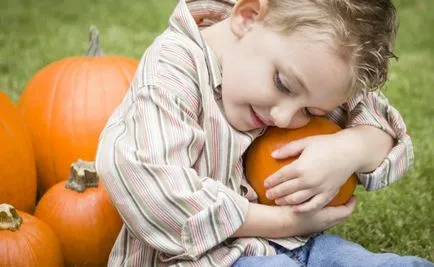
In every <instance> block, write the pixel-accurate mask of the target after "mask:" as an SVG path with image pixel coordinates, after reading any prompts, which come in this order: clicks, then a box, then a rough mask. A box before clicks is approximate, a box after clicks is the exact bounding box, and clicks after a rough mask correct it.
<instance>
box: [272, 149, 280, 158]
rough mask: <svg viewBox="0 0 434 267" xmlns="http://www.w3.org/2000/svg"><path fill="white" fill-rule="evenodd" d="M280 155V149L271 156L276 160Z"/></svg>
mask: <svg viewBox="0 0 434 267" xmlns="http://www.w3.org/2000/svg"><path fill="white" fill-rule="evenodd" d="M279 153H280V150H279V149H278V150H274V151H273V152H272V153H271V156H272V157H273V158H276V157H278V156H279Z"/></svg>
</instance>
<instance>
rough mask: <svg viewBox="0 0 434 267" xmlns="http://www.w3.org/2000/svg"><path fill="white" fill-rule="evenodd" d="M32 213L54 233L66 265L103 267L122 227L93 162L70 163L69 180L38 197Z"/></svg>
mask: <svg viewBox="0 0 434 267" xmlns="http://www.w3.org/2000/svg"><path fill="white" fill-rule="evenodd" d="M35 216H36V217H38V218H39V219H41V220H42V221H44V222H45V223H47V224H48V225H49V226H50V227H51V228H52V229H53V230H54V232H55V233H56V235H57V237H58V238H59V240H60V243H61V245H62V251H63V255H64V259H65V263H66V264H67V265H68V266H77V267H79V266H94V267H98V266H107V261H108V258H109V255H110V251H111V249H112V247H113V245H114V243H115V241H116V238H117V236H118V234H119V231H120V229H121V227H122V220H121V218H120V216H119V214H118V212H117V210H116V209H115V208H114V206H113V204H112V202H111V200H110V199H109V196H108V194H107V191H106V190H105V187H104V184H103V183H102V182H100V181H99V179H98V175H97V174H96V170H95V165H94V163H93V162H84V161H78V162H77V163H74V164H72V166H71V176H70V178H69V180H68V181H67V182H66V181H62V182H59V183H57V184H56V185H54V186H52V187H51V188H50V189H49V190H48V191H47V192H46V193H45V194H44V195H43V196H42V198H41V199H40V201H39V203H38V205H37V206H36V211H35Z"/></svg>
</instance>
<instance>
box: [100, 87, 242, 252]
mask: <svg viewBox="0 0 434 267" xmlns="http://www.w3.org/2000/svg"><path fill="white" fill-rule="evenodd" d="M132 92H134V93H132ZM132 92H131V91H130V92H129V94H128V95H127V96H126V98H125V99H127V100H126V101H128V100H129V99H131V100H129V101H130V103H128V102H124V103H123V104H122V107H121V109H122V110H123V111H122V112H120V111H118V112H117V113H116V114H117V116H116V117H114V118H111V119H112V120H111V121H113V123H109V124H108V125H107V126H106V128H105V129H104V130H103V132H102V134H101V137H100V142H99V146H98V151H97V156H96V168H97V171H98V174H99V175H100V176H101V179H102V181H103V182H104V184H105V186H106V188H107V191H108V193H109V195H110V197H111V200H112V201H113V204H114V205H115V206H116V208H117V210H118V211H119V214H120V215H121V217H122V219H123V221H124V223H125V226H126V227H127V229H128V230H129V233H130V234H131V235H132V236H134V237H136V238H137V239H139V240H141V241H143V242H146V243H147V244H149V245H150V246H152V247H153V248H155V249H157V250H159V251H161V252H162V255H161V257H163V258H164V260H172V259H189V260H194V259H197V258H199V257H200V256H201V255H202V254H203V253H205V252H206V251H207V250H209V249H211V248H212V247H214V246H216V245H218V244H220V243H221V242H223V241H224V240H225V239H227V238H228V237H229V236H231V235H232V234H233V233H234V232H235V231H236V230H237V229H238V228H239V227H240V226H241V224H242V223H243V222H244V220H245V215H246V213H247V210H248V200H247V199H246V198H243V197H242V196H241V195H239V194H237V192H235V191H234V190H231V189H230V188H228V187H227V186H225V185H224V184H222V183H220V182H218V181H215V180H213V179H211V178H209V177H203V176H200V175H199V174H198V173H197V172H196V170H195V169H193V168H192V166H193V165H194V164H197V160H198V158H199V157H200V155H201V153H203V145H204V142H205V137H206V134H205V133H204V131H203V129H202V128H201V126H200V125H199V124H198V123H197V121H198V118H197V117H195V116H198V115H197V114H198V112H195V111H194V110H191V109H190V108H188V107H189V105H187V104H186V103H185V101H183V100H182V99H180V98H179V97H177V96H174V95H173V93H171V88H170V84H168V85H167V86H166V88H165V89H164V90H163V89H161V88H158V87H156V86H153V85H150V86H145V87H141V88H135V89H134V90H132ZM172 92H173V91H172Z"/></svg>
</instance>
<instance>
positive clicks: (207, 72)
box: [96, 0, 413, 267]
mask: <svg viewBox="0 0 434 267" xmlns="http://www.w3.org/2000/svg"><path fill="white" fill-rule="evenodd" d="M234 3H235V1H231V0H208V1H205V0H191V1H188V2H187V3H186V2H185V1H184V0H180V1H179V4H178V6H177V7H176V8H175V10H174V12H173V14H172V16H171V17H170V19H169V26H168V29H167V30H166V31H165V32H163V33H162V34H161V35H160V36H159V37H158V38H156V40H155V41H154V43H153V44H152V45H151V46H150V47H149V48H148V49H147V50H146V51H145V53H144V54H143V57H142V58H141V61H140V64H139V66H138V68H137V71H136V74H135V77H134V80H133V82H132V83H131V87H130V90H129V91H128V93H127V94H126V96H125V98H124V99H123V101H122V103H121V104H120V105H119V107H118V108H117V109H116V110H115V111H114V112H113V114H112V116H111V117H110V119H109V121H108V122H107V124H106V127H105V128H104V130H103V132H102V133H101V136H100V140H99V146H98V151H97V156H96V168H97V171H98V173H99V174H100V176H101V178H102V180H103V181H104V183H105V185H106V187H107V190H108V192H109V194H110V196H111V198H112V200H113V203H114V205H115V206H116V208H117V209H118V211H119V213H120V214H121V216H122V219H123V221H124V226H123V227H122V229H121V232H120V234H119V236H118V238H117V240H116V243H115V245H114V247H113V250H112V252H111V255H110V260H109V266H170V265H171V266H201V267H202V266H230V265H231V264H232V263H233V262H235V261H236V259H237V258H239V257H240V256H241V255H252V256H261V255H262V256H264V255H275V251H274V249H273V247H271V246H270V245H269V244H268V240H266V239H263V238H230V239H228V237H230V236H231V235H232V234H233V233H234V232H235V231H236V230H237V229H238V228H239V227H240V225H241V224H242V223H243V221H244V220H245V215H246V213H247V209H248V203H249V201H250V202H254V201H256V194H255V192H254V191H253V190H252V188H251V187H250V186H249V185H248V184H247V182H246V180H245V177H244V175H243V165H242V163H243V162H242V155H243V153H244V152H245V151H246V149H247V148H248V146H249V145H250V144H251V142H252V141H253V140H254V139H255V138H256V137H257V136H259V135H260V134H261V133H262V132H263V131H261V130H254V131H251V132H245V133H242V132H239V131H236V130H235V129H233V128H232V127H231V126H230V125H229V124H228V123H227V121H226V119H225V117H224V114H223V113H222V104H221V95H220V93H221V92H220V91H221V89H220V85H221V66H220V65H219V64H218V62H217V59H216V56H215V54H214V53H213V51H212V50H211V49H210V47H208V46H207V45H206V43H205V42H204V40H203V39H202V36H201V34H200V30H199V29H200V27H206V26H207V25H210V24H212V23H215V22H217V21H220V20H222V19H224V18H226V17H228V16H229V14H230V11H231V8H232V6H233V4H234ZM196 23H200V25H199V26H198V25H197V24H196ZM330 118H331V119H332V120H334V121H336V122H338V123H339V124H340V125H341V126H343V127H354V126H357V125H372V126H375V127H378V128H380V129H383V130H384V131H386V132H388V133H389V134H390V135H392V136H393V137H394V138H395V139H396V140H397V144H396V146H395V147H394V148H393V150H392V151H391V152H390V154H389V155H388V156H387V158H386V159H385V160H384V162H383V163H382V164H381V166H380V167H379V168H377V169H376V170H375V171H374V172H372V173H369V174H359V178H360V180H361V181H362V183H363V185H364V186H365V187H366V188H367V189H368V190H375V189H378V188H381V187H382V186H385V185H387V184H389V183H391V182H394V181H395V180H397V179H398V178H400V177H401V176H402V175H403V174H404V173H405V172H406V171H407V170H408V169H409V167H410V166H411V165H412V162H413V151H412V144H411V141H410V138H409V137H408V135H407V133H406V128H405V124H404V123H403V121H402V118H401V116H400V115H399V113H398V112H397V111H396V110H395V109H394V108H393V107H391V106H390V105H389V104H388V103H387V99H386V98H385V97H384V96H383V95H381V94H374V93H372V94H369V95H359V96H356V97H354V98H353V99H351V100H350V101H349V102H348V103H346V104H345V105H343V106H341V107H339V108H337V109H336V110H335V111H334V112H333V113H332V114H330ZM242 189H243V190H242ZM273 241H275V242H277V243H279V244H281V245H282V246H285V247H286V248H289V249H292V248H296V247H299V246H301V245H303V244H304V243H305V242H306V241H307V239H306V238H301V237H293V238H282V239H274V240H273Z"/></svg>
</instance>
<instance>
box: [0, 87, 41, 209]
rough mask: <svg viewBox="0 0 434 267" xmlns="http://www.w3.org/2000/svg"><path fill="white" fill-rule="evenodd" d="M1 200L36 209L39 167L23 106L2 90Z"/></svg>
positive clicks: (0, 102) (0, 119) (0, 114)
mask: <svg viewBox="0 0 434 267" xmlns="http://www.w3.org/2000/svg"><path fill="white" fill-rule="evenodd" d="M0 149H1V152H0V203H9V204H11V205H13V206H15V207H16V208H17V209H19V210H22V211H25V212H28V213H33V210H34V208H35V200H36V168H35V159H34V157H33V151H32V143H31V141H30V135H29V134H28V132H27V129H26V126H25V124H24V120H23V118H22V116H21V114H20V113H19V110H18V109H17V108H16V107H15V106H14V104H13V103H12V102H11V101H10V100H9V98H8V97H7V96H6V95H5V94H3V93H0Z"/></svg>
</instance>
